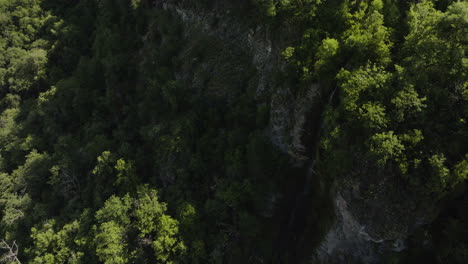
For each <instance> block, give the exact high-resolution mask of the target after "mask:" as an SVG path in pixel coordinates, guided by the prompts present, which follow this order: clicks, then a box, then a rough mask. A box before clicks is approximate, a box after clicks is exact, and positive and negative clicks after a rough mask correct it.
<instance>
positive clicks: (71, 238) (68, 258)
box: [26, 220, 83, 264]
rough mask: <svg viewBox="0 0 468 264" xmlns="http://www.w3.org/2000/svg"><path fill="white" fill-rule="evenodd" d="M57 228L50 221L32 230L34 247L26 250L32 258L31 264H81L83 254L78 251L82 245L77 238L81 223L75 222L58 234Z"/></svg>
mask: <svg viewBox="0 0 468 264" xmlns="http://www.w3.org/2000/svg"><path fill="white" fill-rule="evenodd" d="M55 226H56V223H55V221H54V220H49V221H47V222H46V223H45V224H43V225H42V227H40V228H32V230H31V238H32V239H33V246H32V247H31V248H29V249H27V250H26V252H27V253H28V254H29V255H30V256H31V261H30V262H29V263H31V264H32V263H38V264H56V263H64V264H78V263H80V259H81V257H82V256H83V253H82V252H80V251H76V249H77V248H78V246H80V245H81V243H82V242H81V240H80V239H79V238H78V237H77V233H78V231H79V228H80V224H79V222H78V221H73V222H72V223H70V224H67V225H65V226H64V227H63V228H62V229H61V230H60V231H58V232H57V231H55V230H54V228H55Z"/></svg>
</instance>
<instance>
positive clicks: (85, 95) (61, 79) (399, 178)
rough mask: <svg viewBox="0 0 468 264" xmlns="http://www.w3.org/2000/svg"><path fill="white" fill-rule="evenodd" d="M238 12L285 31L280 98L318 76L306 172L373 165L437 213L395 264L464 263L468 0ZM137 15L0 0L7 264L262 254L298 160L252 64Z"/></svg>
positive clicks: (0, 212) (259, 1)
mask: <svg viewBox="0 0 468 264" xmlns="http://www.w3.org/2000/svg"><path fill="white" fill-rule="evenodd" d="M154 2H158V1H154ZM176 2H177V1H176ZM179 2H184V1H179ZM196 2H197V4H194V6H195V7H193V8H200V9H203V8H209V7H210V6H211V4H212V3H213V2H215V1H208V0H206V1H196ZM241 2H242V3H241ZM239 3H240V4H241V5H243V6H242V7H239V8H238V9H237V10H236V12H235V13H234V14H233V15H237V14H240V15H245V17H246V18H248V19H246V21H245V23H252V24H255V25H262V26H265V27H271V28H280V29H279V30H281V31H286V32H281V35H284V36H287V37H288V38H289V39H288V40H284V39H282V40H281V41H283V42H284V41H286V42H287V43H289V46H288V47H287V48H285V49H284V51H283V52H282V55H283V57H284V61H285V64H287V67H285V72H284V73H282V74H281V78H284V79H285V80H287V81H289V82H293V83H294V84H295V86H294V87H295V89H296V90H295V91H293V92H294V93H296V94H300V93H301V92H303V91H302V90H304V89H308V87H310V85H309V84H310V83H320V86H321V91H320V95H321V100H322V102H323V108H324V111H323V113H322V120H323V129H322V131H321V132H320V135H321V136H320V144H317V145H318V147H317V149H316V152H317V160H318V169H319V171H320V174H321V176H323V177H324V178H326V179H328V180H330V179H331V180H333V179H336V178H340V177H343V176H344V175H349V174H351V172H352V171H353V170H355V169H356V168H366V169H367V170H366V173H361V174H360V175H359V177H363V178H366V177H369V178H370V177H379V175H380V174H382V173H386V174H391V175H393V176H394V177H395V182H399V183H402V184H404V185H405V186H408V188H410V189H411V190H412V191H413V192H415V193H417V195H419V196H420V197H424V200H425V201H427V202H428V203H433V202H434V203H440V204H441V208H443V211H444V210H446V211H450V213H442V214H441V216H440V217H439V218H438V219H437V220H436V222H435V224H434V227H431V228H432V229H431V230H432V231H431V232H433V238H432V239H433V246H432V248H430V249H428V248H422V247H421V246H420V245H418V244H417V243H416V242H415V245H414V247H411V248H410V249H409V250H407V251H405V252H403V253H402V254H400V255H398V256H395V259H394V261H395V263H405V261H407V262H410V263H411V262H412V261H414V260H415V259H420V258H422V256H423V255H424V257H426V258H428V260H430V261H434V262H437V263H464V262H466V261H467V260H468V240H467V238H468V223H467V221H468V213H467V210H466V208H467V198H466V197H467V195H466V190H465V187H464V184H465V182H466V180H467V179H468V153H466V146H468V130H467V124H466V122H467V118H468V76H467V75H468V59H467V58H466V52H467V49H468V3H467V2H465V1H450V0H446V1H442V0H440V1H435V0H434V1H429V0H423V1H398V0H367V1H354V0H346V1H335V0H330V1H326V0H301V1H299V0H297V1H296V0H279V1H274V0H250V1H239ZM153 5H154V3H153V1H145V0H83V1H61V0H0V220H1V221H0V241H1V240H5V241H6V242H7V243H12V242H13V241H16V243H17V244H18V245H19V246H20V251H19V256H18V257H19V259H21V260H22V262H23V263H48V264H52V263H77V264H78V263H106V264H120V263H242V262H244V261H248V262H249V263H250V262H252V263H257V262H255V261H258V263H261V262H260V261H261V260H264V261H266V262H268V261H272V260H271V258H272V256H274V255H275V252H274V251H275V250H277V248H276V247H277V245H273V244H275V243H273V242H272V241H274V240H275V239H277V237H278V236H280V235H279V234H278V233H280V231H279V230H277V227H278V225H279V224H278V223H276V221H277V220H275V218H272V217H271V215H269V213H268V212H267V213H263V212H264V211H265V210H266V209H265V208H269V207H271V197H269V195H270V194H271V193H274V192H282V191H284V189H283V186H282V185H283V184H285V183H286V182H288V181H290V180H291V178H294V177H295V176H296V175H295V174H296V173H297V169H296V168H294V166H293V165H292V164H291V162H290V161H289V159H288V156H287V154H284V153H282V152H281V151H279V150H278V149H276V147H275V146H273V145H272V144H271V143H270V140H269V139H268V137H267V133H266V131H267V128H268V122H269V119H270V117H269V112H270V109H269V108H270V105H269V102H268V101H267V99H265V98H259V96H257V95H256V93H255V88H256V87H254V86H255V82H256V81H258V80H255V74H256V69H255V67H254V66H252V65H251V62H250V61H248V59H246V54H245V52H244V51H243V50H242V49H239V48H236V47H230V49H229V52H226V50H225V49H222V48H220V44H219V40H218V39H216V38H214V37H212V36H207V35H206V34H202V33H200V34H199V35H196V36H190V37H189V38H187V36H186V35H184V24H183V23H181V21H180V20H179V18H178V17H177V16H175V15H174V14H173V13H171V12H167V11H164V10H162V9H160V8H157V7H154V6H153ZM239 12H240V13H239ZM247 20H248V21H247ZM285 29H290V30H285ZM273 33H274V32H273ZM278 35H280V34H278ZM275 38H281V37H280V36H278V37H275ZM203 62H204V63H203ZM226 62H228V63H226ZM223 63H224V64H223ZM207 64H208V65H211V67H213V68H214V69H210V68H208V67H207V66H206V65H207ZM219 65H222V66H223V67H217V66H219ZM226 65H229V67H227V66H226ZM245 66H246V67H245ZM195 68H197V69H200V68H201V69H203V70H201V71H197V78H198V79H199V80H201V81H200V83H197V84H189V83H188V78H184V77H181V75H183V74H187V75H191V74H193V72H194V69H195ZM198 75H199V76H198ZM291 80H293V81H291ZM460 197H462V198H460ZM446 204H449V205H446ZM452 207H453V208H452ZM447 208H450V210H449V209H447ZM454 211H456V213H453V212H454ZM274 213H275V214H277V212H274ZM438 225H440V226H443V228H442V229H438V228H436V227H437V226H438ZM441 230H443V231H441ZM417 236H418V234H417V233H416V234H415V237H414V238H413V239H414V241H417V240H418V237H417ZM421 239H423V238H421ZM434 249H435V250H434ZM0 250H2V249H0ZM0 253H2V252H1V251H0ZM392 260H393V259H392ZM6 261H7V263H8V261H10V259H6ZM0 262H1V261H0Z"/></svg>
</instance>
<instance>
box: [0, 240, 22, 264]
mask: <svg viewBox="0 0 468 264" xmlns="http://www.w3.org/2000/svg"><path fill="white" fill-rule="evenodd" d="M0 249H4V250H6V251H7V253H5V254H4V255H3V256H2V257H1V258H0V263H17V264H21V261H20V260H19V259H18V251H19V248H18V245H17V244H16V241H13V243H12V244H11V246H10V244H8V243H7V242H6V241H5V240H3V239H2V240H0Z"/></svg>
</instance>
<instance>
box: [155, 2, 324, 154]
mask: <svg viewBox="0 0 468 264" xmlns="http://www.w3.org/2000/svg"><path fill="white" fill-rule="evenodd" d="M221 2H222V1H221ZM162 7H163V8H164V9H166V10H170V11H172V12H174V13H176V14H177V15H178V16H179V17H180V18H181V20H182V21H183V22H184V28H185V32H184V35H185V36H186V38H187V39H193V38H194V35H196V34H200V32H201V33H202V34H206V35H207V36H209V37H212V38H214V40H216V41H218V42H217V45H213V46H212V47H209V48H210V49H212V50H213V51H214V52H216V50H217V52H218V54H220V56H230V57H231V58H233V59H235V58H239V57H244V59H245V60H243V61H242V62H240V63H238V62H236V61H235V62H233V61H232V60H229V59H227V60H218V61H216V60H211V61H208V60H207V61H205V62H201V64H202V65H201V66H198V68H199V69H207V68H210V67H211V68H214V69H212V71H214V72H216V71H219V70H222V69H223V68H229V69H230V75H231V74H234V75H235V74H236V73H233V71H234V72H236V71H237V74H239V75H242V76H244V77H245V76H248V75H249V74H251V73H250V72H249V69H250V67H253V68H254V69H255V74H254V76H252V78H251V79H252V80H254V82H255V84H253V85H251V87H249V89H255V94H256V97H257V98H258V101H259V102H265V103H267V104H269V105H270V125H269V129H268V131H267V134H268V135H269V136H270V138H271V141H272V142H273V143H274V144H275V145H276V146H277V147H278V148H279V149H281V150H282V151H284V152H285V153H288V154H289V155H290V156H291V157H292V158H293V159H295V160H297V161H304V160H306V159H308V156H309V155H308V151H309V149H308V148H307V146H306V145H305V144H304V138H305V137H307V135H306V134H307V133H308V132H310V131H311V130H317V129H318V128H319V124H311V122H308V118H309V117H310V116H311V111H314V110H313V109H314V106H316V105H317V103H318V101H319V100H317V99H318V96H319V90H320V87H319V85H318V84H311V85H310V86H309V87H308V88H307V89H305V91H302V92H301V94H300V95H299V94H295V93H294V92H293V90H298V89H296V87H290V86H289V85H288V84H285V83H283V82H282V81H281V80H278V73H279V72H282V71H284V68H285V67H286V65H285V64H286V62H285V61H284V59H283V58H282V56H281V51H282V50H283V49H284V48H285V47H284V43H275V42H274V41H272V39H271V37H270V34H271V32H270V30H269V29H268V28H267V27H265V26H262V25H255V26H252V25H249V24H246V23H243V21H240V18H239V17H236V16H235V15H232V14H231V11H230V9H229V8H226V7H223V6H222V5H219V6H218V7H217V8H215V9H213V10H209V11H208V10H206V9H203V8H193V7H192V6H191V5H190V4H186V3H185V4H184V3H183V2H182V3H177V4H176V2H175V1H165V2H164V3H162ZM195 38H196V37H195ZM218 57H219V56H218ZM236 63H237V64H236ZM196 71H197V70H196ZM198 71H199V70H198ZM183 74H184V73H181V75H183ZM199 75H201V74H199V72H195V73H194V74H193V75H192V76H191V77H188V78H190V79H191V80H190V81H191V82H192V83H193V84H194V85H196V84H197V83H202V81H200V77H198V76H199ZM216 75H219V76H222V75H223V74H222V73H221V74H220V73H219V72H216ZM214 78H215V77H214ZM239 78H242V77H239ZM239 78H236V79H235V80H233V82H235V81H236V80H238V79H239ZM222 82H223V83H225V84H224V86H226V85H229V82H226V80H223V81H222ZM221 89H223V88H220V87H214V89H213V93H216V92H220V91H221V94H222V95H224V96H226V97H228V98H229V96H235V93H234V92H232V91H229V89H224V90H221ZM317 114H318V115H320V114H319V113H315V116H317ZM311 125H312V126H313V127H310V126H311ZM306 126H309V127H306Z"/></svg>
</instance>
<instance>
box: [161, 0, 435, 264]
mask: <svg viewBox="0 0 468 264" xmlns="http://www.w3.org/2000/svg"><path fill="white" fill-rule="evenodd" d="M157 5H158V6H160V7H161V8H163V9H165V10H168V11H169V12H171V13H173V14H175V15H177V16H178V17H180V19H181V20H182V21H183V25H184V33H183V34H184V36H185V38H186V39H187V40H188V41H189V45H188V46H187V52H189V51H190V49H192V48H193V46H194V45H196V43H195V41H194V39H197V38H199V37H200V36H203V37H207V38H209V39H210V40H212V42H210V43H211V46H209V47H206V48H208V49H211V51H212V54H213V56H208V57H205V58H204V59H203V60H202V61H196V62H193V64H196V66H192V67H190V69H189V70H188V71H187V69H184V70H181V72H180V73H179V78H181V79H185V80H188V81H189V82H190V83H192V85H193V87H194V89H196V88H197V87H198V88H201V87H202V86H206V87H205V88H206V89H208V90H210V91H212V92H213V93H215V94H217V95H219V96H221V97H225V98H226V101H227V102H228V103H229V98H230V97H233V96H236V91H235V88H233V87H236V86H234V85H232V86H231V84H232V83H235V82H239V81H241V80H243V79H245V76H250V77H249V78H248V80H247V81H246V83H245V84H244V85H245V86H246V87H247V88H246V89H249V90H250V92H252V93H255V96H256V98H257V99H258V103H259V104H267V105H269V109H270V115H269V116H270V119H269V129H268V131H265V134H266V135H268V136H269V137H270V139H271V141H272V142H273V143H274V145H276V146H277V147H278V148H279V149H280V150H281V151H283V152H285V153H288V154H289V155H290V157H291V160H292V162H293V163H296V165H297V166H303V167H308V166H310V164H312V163H313V160H314V157H313V156H314V153H313V146H314V145H316V143H317V138H318V137H317V133H318V132H319V130H320V126H321V125H320V118H318V117H319V116H320V114H321V113H320V111H321V110H320V109H321V105H320V100H319V97H320V85H319V84H310V86H309V87H307V88H306V89H303V90H301V91H300V92H297V89H295V87H291V85H290V84H288V83H286V82H282V81H279V80H278V78H277V75H278V74H280V73H281V72H283V71H284V70H285V67H286V62H285V61H284V59H283V58H282V56H281V52H282V51H283V50H284V48H285V47H286V46H287V45H288V40H287V39H286V40H285V39H283V40H277V38H275V39H276V40H273V38H272V35H273V34H275V30H274V29H270V28H268V27H266V26H263V25H255V24H252V23H247V22H246V21H243V19H242V17H239V16H237V15H235V14H233V12H232V11H231V9H230V8H231V6H230V4H229V3H226V2H224V1H220V2H219V3H218V5H216V6H215V7H211V8H209V9H206V8H198V7H194V6H193V5H192V4H190V3H189V2H188V1H162V2H157ZM182 54H183V53H182ZM181 59H182V60H184V59H185V58H183V56H182V58H181ZM207 74H208V75H209V77H206V75H207ZM225 74H226V75H227V74H229V75H230V76H231V77H230V78H228V79H223V76H225ZM232 76H234V78H232ZM337 166H339V165H337ZM359 166H361V165H359ZM359 166H356V167H359ZM356 170H357V172H356V175H357V176H356V175H352V176H344V177H343V179H341V180H338V181H336V182H334V183H333V184H330V185H333V186H334V191H333V192H332V194H331V200H332V201H333V203H332V204H333V205H334V207H335V208H334V212H335V221H334V223H333V224H332V225H331V226H332V227H331V228H330V230H328V231H327V232H326V235H325V236H324V238H323V239H322V242H321V243H320V244H319V246H318V248H316V249H314V248H310V249H309V250H308V252H309V253H308V254H309V257H307V259H309V260H310V259H314V260H315V261H317V262H319V263H348V261H350V260H351V259H354V260H356V261H358V262H362V263H380V261H381V260H382V256H384V255H385V254H386V253H388V252H392V251H396V252H398V251H401V250H403V249H404V248H405V247H406V244H405V243H406V242H405V240H406V238H407V237H408V235H409V234H410V233H411V232H412V231H413V230H414V228H416V227H417V226H420V225H422V224H424V223H427V222H430V220H431V217H430V216H429V215H431V213H430V212H431V211H432V209H431V208H428V209H427V210H423V211H421V210H419V211H416V208H417V204H415V202H413V201H416V200H417V199H414V197H412V196H411V194H410V193H409V191H408V190H405V189H404V188H403V189H402V188H400V186H398V185H395V184H393V182H392V177H391V173H387V174H385V172H379V174H382V175H384V176H383V177H376V178H379V179H383V180H379V182H373V181H372V180H368V179H366V178H365V177H364V176H363V175H368V174H369V171H365V170H366V168H365V166H364V165H363V167H361V168H357V169H356ZM385 175H386V176H385ZM304 177H306V178H307V179H306V180H305V181H304V182H305V183H304V184H306V185H311V184H316V183H317V182H320V181H325V180H324V179H323V180H320V179H319V180H318V181H317V180H314V181H312V180H310V179H309V178H311V177H320V176H317V175H316V174H315V173H309V175H307V176H304ZM304 190H306V191H304ZM296 191H297V193H298V194H292V195H293V196H295V195H297V197H299V196H301V197H307V196H309V193H307V192H313V191H314V187H313V186H312V187H311V186H304V187H303V189H298V190H296ZM302 192H306V193H303V194H300V195H299V193H302ZM271 197H275V199H272V205H271V208H269V210H268V211H269V212H266V213H264V214H265V215H273V213H272V212H273V211H274V210H277V209H278V208H275V206H276V205H277V204H276V201H277V200H278V199H277V198H278V197H281V195H280V194H271ZM308 202H309V201H307V200H306V199H305V198H297V199H296V203H298V204H299V203H303V204H307V203H308ZM291 208H300V209H301V210H307V209H308V207H307V206H304V205H302V206H301V205H297V204H296V205H291ZM295 210H296V209H293V210H292V213H291V214H293V216H292V217H291V218H294V217H297V216H295V215H297V212H295ZM305 215H306V214H305ZM291 221H293V220H291ZM314 252H315V253H314Z"/></svg>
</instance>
